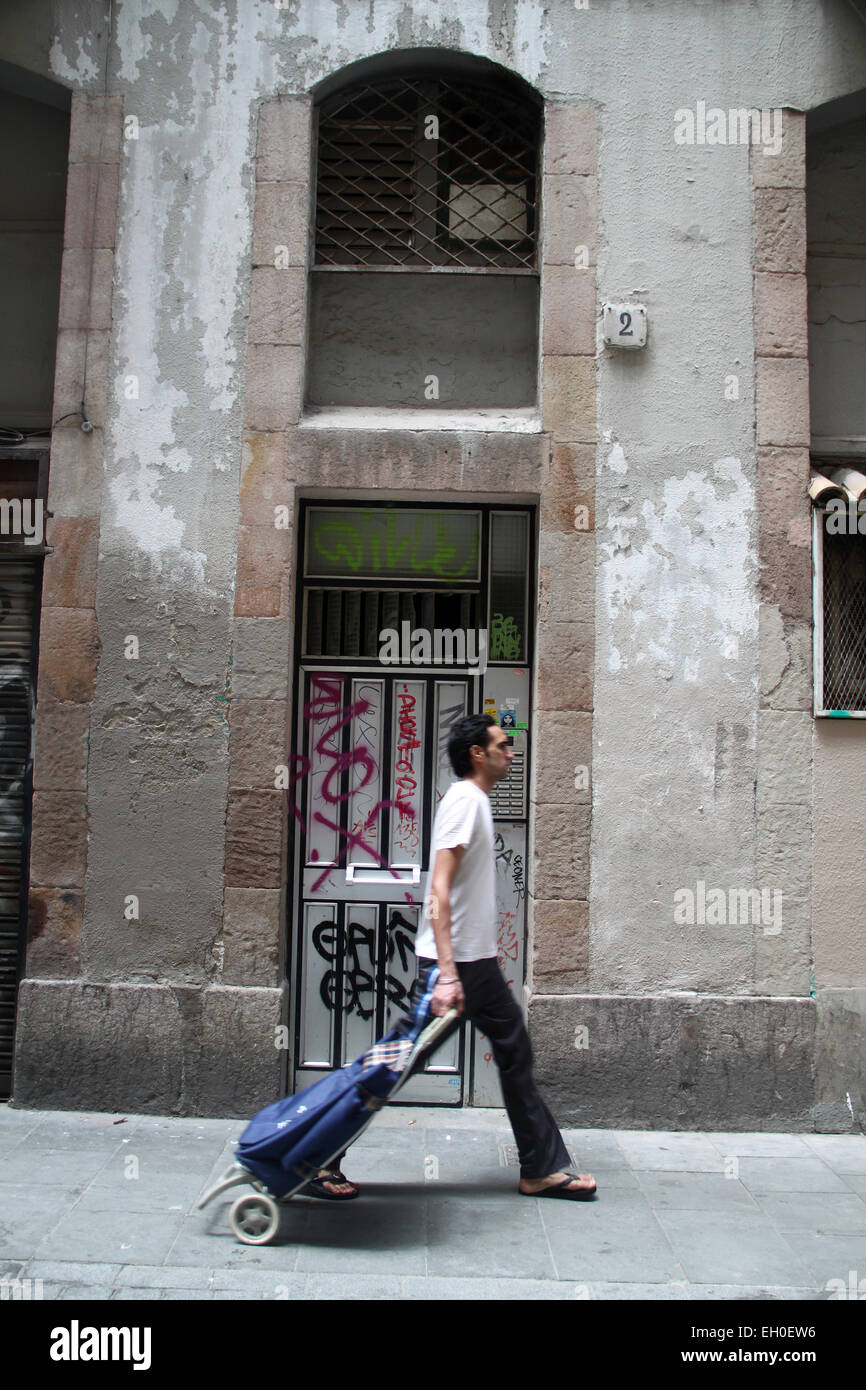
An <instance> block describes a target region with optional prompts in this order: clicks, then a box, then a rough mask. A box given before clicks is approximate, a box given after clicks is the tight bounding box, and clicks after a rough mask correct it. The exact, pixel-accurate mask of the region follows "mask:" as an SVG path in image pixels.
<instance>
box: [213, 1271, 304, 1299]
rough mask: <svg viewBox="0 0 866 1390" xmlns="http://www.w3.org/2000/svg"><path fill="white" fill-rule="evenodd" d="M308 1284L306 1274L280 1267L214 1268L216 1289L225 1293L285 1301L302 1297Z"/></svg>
mask: <svg viewBox="0 0 866 1390" xmlns="http://www.w3.org/2000/svg"><path fill="white" fill-rule="evenodd" d="M306 1285H307V1275H306V1274H287V1273H286V1272H285V1270H279V1269H277V1270H265V1269H216V1270H214V1280H213V1286H214V1289H215V1290H216V1289H221V1290H222V1291H223V1292H224V1293H232V1292H234V1293H252V1294H255V1295H256V1297H258V1298H273V1299H275V1300H277V1301H283V1300H286V1299H292V1298H302V1297H303V1296H304V1290H305V1289H306Z"/></svg>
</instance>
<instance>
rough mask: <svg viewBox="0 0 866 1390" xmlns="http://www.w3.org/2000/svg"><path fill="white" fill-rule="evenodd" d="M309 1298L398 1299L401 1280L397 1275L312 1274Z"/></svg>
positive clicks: (308, 1285) (308, 1283)
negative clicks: (389, 1276) (390, 1276)
mask: <svg viewBox="0 0 866 1390" xmlns="http://www.w3.org/2000/svg"><path fill="white" fill-rule="evenodd" d="M305 1296H306V1297H307V1298H311V1299H313V1298H315V1299H320V1298H339V1299H344V1298H351V1299H356V1298H374V1299H389V1300H391V1299H396V1298H399V1297H400V1280H399V1278H398V1277H397V1276H396V1275H395V1276H394V1277H392V1278H387V1277H386V1276H384V1275H375V1276H373V1275H370V1276H364V1275H351V1274H350V1275H345V1276H344V1275H340V1274H311V1275H310V1277H309V1279H308V1280H307V1292H306V1295H305Z"/></svg>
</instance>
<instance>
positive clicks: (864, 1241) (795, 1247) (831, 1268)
mask: <svg viewBox="0 0 866 1390" xmlns="http://www.w3.org/2000/svg"><path fill="white" fill-rule="evenodd" d="M781 1239H782V1240H784V1241H787V1243H788V1245H789V1246H790V1248H791V1250H792V1251H793V1252H794V1254H795V1255H796V1258H797V1259H798V1260H800V1261H802V1263H803V1264H804V1265H805V1267H806V1269H807V1271H808V1273H809V1275H810V1276H811V1278H809V1279H804V1280H799V1279H798V1280H797V1283H803V1284H806V1283H810V1284H811V1283H814V1285H815V1287H816V1288H819V1289H822V1290H825V1294H824V1296H825V1297H826V1286H827V1282H828V1280H830V1279H841V1280H842V1281H843V1283H844V1285H845V1289H846V1290H847V1289H848V1288H849V1285H854V1286H856V1287H858V1289H859V1293H860V1294H862V1295H866V1236H863V1235H839V1234H837V1233H836V1232H835V1231H822V1232H821V1233H820V1234H819V1233H818V1232H817V1231H783V1232H782V1233H781ZM852 1271H853V1274H854V1277H853V1278H852V1277H851V1274H852ZM861 1280H862V1281H863V1282H862V1288H860V1281H861Z"/></svg>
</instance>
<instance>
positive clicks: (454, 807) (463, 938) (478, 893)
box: [415, 778, 497, 961]
mask: <svg viewBox="0 0 866 1390" xmlns="http://www.w3.org/2000/svg"><path fill="white" fill-rule="evenodd" d="M457 845H465V846H466V853H465V854H464V855H463V858H462V859H461V861H460V866H459V868H458V870H457V873H456V874H455V875H454V879H453V881H452V884H451V898H450V901H451V944H452V946H453V948H454V959H455V961H457V960H489V959H490V957H491V956H496V955H497V947H496V881H495V878H494V870H493V815H492V812H491V810H490V797H489V796H488V795H487V793H486V792H484V791H482V790H481V788H480V787H479V786H478V785H477V784H476V783H475V782H470V781H469V780H468V779H467V778H463V779H462V780H461V781H459V782H454V783H453V784H452V786H450V787H449V788H448V790H447V792H446V793H445V795H444V796H443V798H442V800H441V801H440V802H439V805H438V807H437V808H436V818H435V820H434V822H433V837H432V843H431V846H430V868H429V870H428V872H427V881H426V883H425V886H424V910H423V913H422V917H421V926H420V928H419V930H418V936H417V938H416V940H415V954H416V956H427V957H428V958H430V959H432V960H436V959H437V958H438V952H437V950H436V938H435V936H434V935H433V924H432V922H431V920H430V908H429V900H430V893H431V891H432V883H433V869H434V866H435V864H436V854H437V852H438V851H439V850H440V849H455V848H456V847H457Z"/></svg>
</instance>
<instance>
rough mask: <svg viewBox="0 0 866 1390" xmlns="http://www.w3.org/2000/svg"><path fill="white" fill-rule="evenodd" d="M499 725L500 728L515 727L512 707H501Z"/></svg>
mask: <svg viewBox="0 0 866 1390" xmlns="http://www.w3.org/2000/svg"><path fill="white" fill-rule="evenodd" d="M499 727H500V729H516V728H517V723H516V720H515V717H514V710H513V709H503V710H500V711H499Z"/></svg>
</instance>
